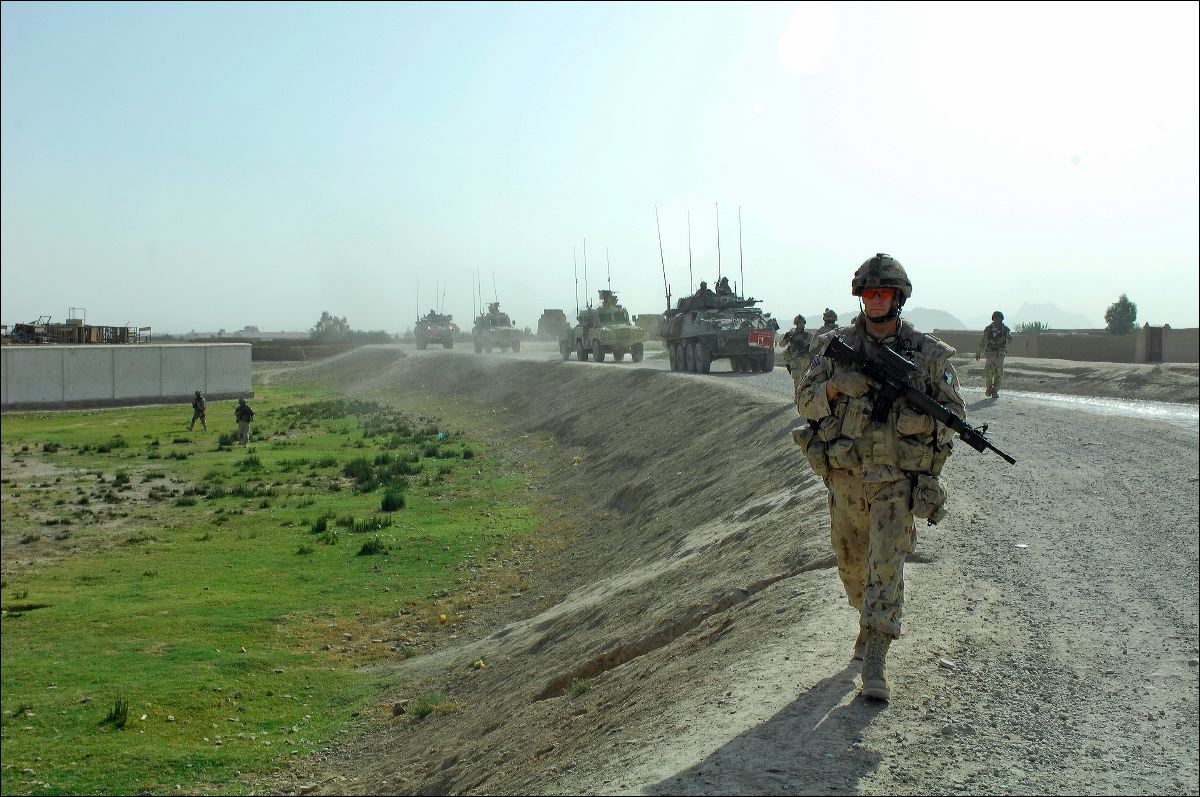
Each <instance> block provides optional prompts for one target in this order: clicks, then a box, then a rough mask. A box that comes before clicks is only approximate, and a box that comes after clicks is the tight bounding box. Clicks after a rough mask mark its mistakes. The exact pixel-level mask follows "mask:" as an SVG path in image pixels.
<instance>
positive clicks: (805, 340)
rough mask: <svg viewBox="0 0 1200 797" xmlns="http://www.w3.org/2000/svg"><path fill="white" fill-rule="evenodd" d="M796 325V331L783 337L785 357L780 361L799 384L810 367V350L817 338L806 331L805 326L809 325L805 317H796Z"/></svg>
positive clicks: (790, 331)
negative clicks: (805, 370)
mask: <svg viewBox="0 0 1200 797" xmlns="http://www.w3.org/2000/svg"><path fill="white" fill-rule="evenodd" d="M795 323H796V327H795V329H791V330H789V331H788V332H786V333H785V334H784V336H783V347H784V348H783V356H782V357H781V358H780V359H781V360H782V361H783V365H784V367H786V368H787V369H788V373H789V374H791V375H792V381H793V382H794V383H795V384H799V383H800V377H802V376H803V375H804V369H806V368H807V367H808V355H809V350H810V349H811V348H812V344H813V341H814V340H816V336H815V335H813V333H811V332H806V331H805V330H804V326H805V324H806V323H808V322H807V321H806V320H805V318H804V316H802V315H798V316H796V321H795Z"/></svg>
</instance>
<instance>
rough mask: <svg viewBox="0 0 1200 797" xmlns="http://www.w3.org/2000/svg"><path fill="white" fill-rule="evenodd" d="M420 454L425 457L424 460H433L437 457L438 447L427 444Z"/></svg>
mask: <svg viewBox="0 0 1200 797" xmlns="http://www.w3.org/2000/svg"><path fill="white" fill-rule="evenodd" d="M422 453H423V454H424V455H425V458H426V459H431V458H435V457H437V455H438V447H437V446H436V445H434V444H433V443H429V444H428V445H426V446H425V448H424V449H423V450H422Z"/></svg>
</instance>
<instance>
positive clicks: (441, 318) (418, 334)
mask: <svg viewBox="0 0 1200 797" xmlns="http://www.w3.org/2000/svg"><path fill="white" fill-rule="evenodd" d="M457 334H458V325H457V324H455V323H454V316H450V315H442V314H441V313H436V312H434V311H433V310H430V311H429V312H428V313H426V314H425V317H424V318H419V319H417V323H416V324H415V325H413V339H414V340H415V341H416V342H417V348H418V349H424V348H425V347H427V346H428V345H429V344H430V343H440V344H442V348H443V349H453V348H454V336H455V335H457Z"/></svg>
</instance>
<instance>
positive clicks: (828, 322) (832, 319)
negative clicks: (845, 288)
mask: <svg viewBox="0 0 1200 797" xmlns="http://www.w3.org/2000/svg"><path fill="white" fill-rule="evenodd" d="M821 320H822V321H823V322H824V323H823V324H822V325H821V328H820V329H818V330H817V337H818V338H819V337H821V336H822V335H824V334H825V333H826V332H832V331H833V330H835V329H837V328H838V325H837V313H835V312H833V311H832V310H830V309H829V308H828V307H826V308H825V312H824V313H822V314H821Z"/></svg>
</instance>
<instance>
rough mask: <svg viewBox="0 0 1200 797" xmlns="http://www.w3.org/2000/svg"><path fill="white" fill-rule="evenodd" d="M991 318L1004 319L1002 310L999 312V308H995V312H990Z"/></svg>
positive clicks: (994, 319)
mask: <svg viewBox="0 0 1200 797" xmlns="http://www.w3.org/2000/svg"><path fill="white" fill-rule="evenodd" d="M992 320H993V321H996V320H1000V321H1003V320H1004V313H1002V312H1000V311H999V310H997V311H996V312H994V313H992Z"/></svg>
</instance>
